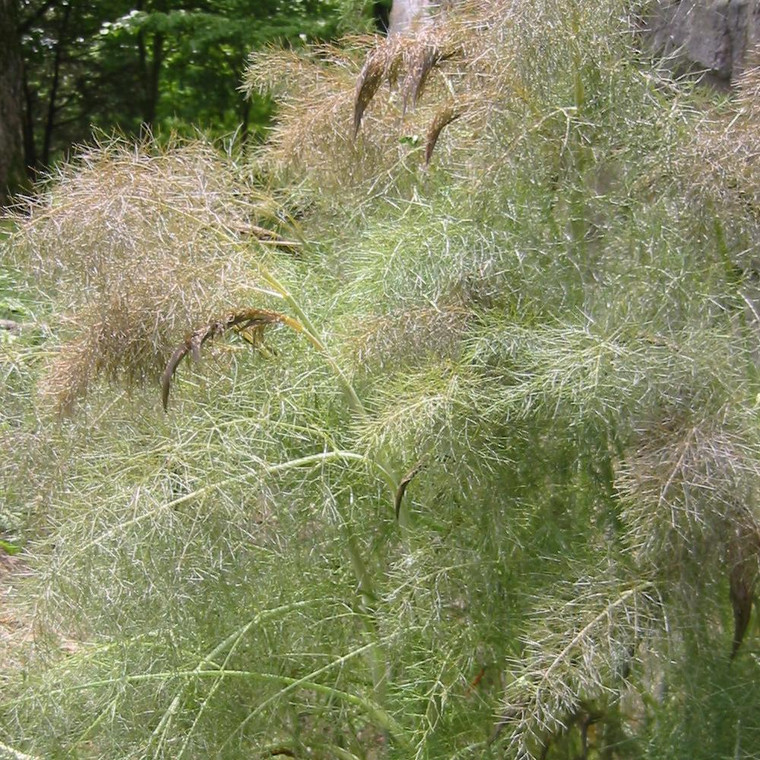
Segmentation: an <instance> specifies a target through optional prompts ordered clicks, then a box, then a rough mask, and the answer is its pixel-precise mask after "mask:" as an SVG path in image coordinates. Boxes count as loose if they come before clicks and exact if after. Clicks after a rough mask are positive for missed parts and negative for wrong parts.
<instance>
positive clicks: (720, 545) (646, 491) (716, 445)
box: [618, 422, 760, 657]
mask: <svg viewBox="0 0 760 760" xmlns="http://www.w3.org/2000/svg"><path fill="white" fill-rule="evenodd" d="M618 489H619V492H620V494H621V496H622V497H623V500H624V504H625V512H624V518H625V520H626V521H627V523H628V525H629V530H630V536H631V537H632V542H633V543H634V548H635V549H636V551H637V554H638V556H639V558H640V559H641V560H642V561H643V562H644V563H651V564H652V565H653V566H654V567H657V568H659V569H663V568H664V569H667V571H668V574H667V577H668V578H670V579H671V580H674V581H675V582H676V583H678V582H682V581H684V580H685V581H686V583H687V585H688V583H691V582H693V581H694V578H695V575H694V573H693V572H691V573H690V572H689V571H688V568H689V567H690V566H691V567H693V568H694V569H695V570H696V574H697V576H699V577H700V582H703V581H706V580H708V578H707V577H706V576H705V574H704V568H706V567H710V566H712V567H725V568H726V572H727V575H728V582H729V593H730V598H731V603H732V607H733V610H734V636H733V643H732V648H731V656H732V657H734V656H735V655H736V653H737V651H738V649H739V646H740V645H741V642H742V640H743V638H744V634H745V633H746V630H747V627H748V625H749V619H750V614H751V610H752V597H753V594H754V590H755V586H756V580H757V574H758V569H759V564H758V563H759V562H760V513H759V512H758V508H757V497H758V494H759V493H760V468H759V467H758V465H757V456H756V452H755V451H754V449H753V448H752V447H750V446H749V445H748V444H747V442H746V441H745V440H743V438H742V437H740V436H738V435H733V434H731V433H728V432H726V431H725V430H723V429H721V428H720V427H719V426H717V425H716V426H712V425H709V424H704V423H703V424H694V425H689V424H686V423H683V422H682V423H680V424H679V423H677V422H672V423H671V424H667V425H659V426H657V427H656V428H653V429H651V430H647V431H646V432H645V433H644V434H643V435H642V437H641V442H640V444H639V446H638V447H637V448H636V450H635V451H634V452H633V453H632V454H631V455H630V456H629V457H628V458H627V459H626V461H625V462H624V463H623V465H622V467H621V474H620V476H619V478H618ZM687 592H688V590H687Z"/></svg>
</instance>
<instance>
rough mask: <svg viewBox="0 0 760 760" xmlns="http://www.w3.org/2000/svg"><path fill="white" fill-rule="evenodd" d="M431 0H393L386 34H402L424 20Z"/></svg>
mask: <svg viewBox="0 0 760 760" xmlns="http://www.w3.org/2000/svg"><path fill="white" fill-rule="evenodd" d="M432 5H433V3H432V0H393V7H392V8H391V16H390V23H389V24H388V34H403V33H404V32H408V31H410V30H413V29H414V28H415V27H416V26H418V25H421V24H423V23H424V22H425V19H426V17H427V11H428V9H429V8H430V7H431V6H432Z"/></svg>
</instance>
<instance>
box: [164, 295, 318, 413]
mask: <svg viewBox="0 0 760 760" xmlns="http://www.w3.org/2000/svg"><path fill="white" fill-rule="evenodd" d="M275 324H283V325H287V326H288V327H291V328H292V329H294V330H297V331H298V332H303V326H302V325H301V323H300V322H298V321H297V320H295V319H293V318H292V317H289V316H287V315H286V314H281V313H280V312H278V311H269V310H267V309H241V310H239V311H233V312H230V313H229V314H226V315H225V316H224V317H223V318H222V319H219V320H215V321H213V322H210V323H209V324H207V325H203V327H199V328H198V329H196V330H194V331H193V332H192V333H191V334H190V336H189V337H188V338H187V340H186V341H185V342H184V343H183V344H182V345H181V346H179V347H178V348H177V349H176V351H175V352H174V353H173V354H172V356H171V358H170V359H169V361H168V362H167V364H166V368H165V369H164V371H163V374H162V375H161V400H162V402H163V406H164V411H166V410H167V408H168V405H169V391H170V390H171V381H172V378H173V377H174V373H175V372H176V371H177V367H179V365H180V364H181V363H182V360H183V359H184V358H185V357H186V356H187V355H188V354H192V355H193V359H195V360H196V361H198V360H199V359H200V356H201V347H202V346H203V344H204V343H205V342H206V341H207V340H210V339H211V338H216V337H217V336H219V335H223V334H224V333H226V332H227V331H229V330H232V329H234V330H236V331H238V332H241V333H242V332H244V331H245V333H246V340H247V342H248V343H250V344H251V345H253V346H254V347H259V346H260V344H261V339H262V337H263V334H264V331H265V330H266V329H267V327H270V326H271V325H275Z"/></svg>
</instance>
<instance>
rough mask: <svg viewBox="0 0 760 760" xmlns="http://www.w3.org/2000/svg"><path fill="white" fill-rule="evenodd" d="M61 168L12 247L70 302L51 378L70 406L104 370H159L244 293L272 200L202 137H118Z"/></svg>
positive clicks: (50, 387)
mask: <svg viewBox="0 0 760 760" xmlns="http://www.w3.org/2000/svg"><path fill="white" fill-rule="evenodd" d="M58 180H59V181H58V182H56V183H55V184H53V185H51V188H50V190H49V191H48V192H46V193H43V194H42V195H40V196H39V197H38V199H36V200H33V201H30V202H29V206H28V209H27V214H26V215H25V216H23V217H19V219H18V224H19V233H18V235H17V236H16V240H15V243H16V245H15V255H16V256H17V257H19V258H20V259H23V260H24V261H25V263H26V264H27V266H28V268H30V269H32V270H33V271H34V273H35V277H36V278H38V279H39V280H41V281H42V282H44V283H47V284H48V285H49V286H52V287H51V288H50V289H51V290H54V292H55V293H56V297H57V300H58V301H59V304H58V309H59V311H60V312H62V313H63V314H64V316H63V317H62V318H61V320H60V323H59V325H58V328H59V334H60V337H61V339H62V344H63V345H62V348H61V350H60V353H59V355H58V357H57V358H56V359H55V360H54V361H53V362H52V364H51V365H50V367H49V371H48V376H47V380H46V382H45V384H44V388H43V390H44V392H45V393H46V394H47V395H48V396H49V398H50V400H51V401H52V403H53V405H54V407H55V408H56V409H58V410H59V411H66V410H68V409H70V408H71V406H72V404H74V402H75V401H76V400H77V399H80V398H82V397H83V396H84V395H86V393H87V391H88V390H89V388H90V387H91V385H92V383H93V381H94V380H95V379H96V378H98V377H100V376H104V377H106V378H109V379H111V380H121V381H125V382H126V383H128V384H135V383H137V384H140V383H144V382H146V381H155V380H157V379H158V378H159V377H160V375H161V372H162V370H163V368H164V366H165V365H166V361H167V358H168V357H169V356H170V354H171V352H172V350H173V348H174V347H175V346H176V345H177V343H178V342H179V341H180V340H181V339H182V336H183V335H185V334H186V332H187V330H188V329H189V328H190V327H192V325H194V324H198V322H208V321H211V319H212V318H213V315H214V314H219V313H220V312H223V311H224V310H225V309H226V308H227V305H228V304H229V302H230V301H233V302H234V301H238V302H239V301H241V300H247V299H248V298H249V297H250V294H251V290H252V288H253V287H254V286H255V268H254V267H252V264H254V257H255V256H258V255H261V254H260V253H259V252H258V251H260V249H258V248H252V247H251V239H252V237H253V238H257V237H259V235H260V234H263V232H262V231H264V230H265V229H266V228H265V226H264V225H263V224H262V223H264V224H265V223H266V222H267V221H268V220H269V219H271V218H272V217H273V211H274V204H273V203H272V202H271V201H270V200H269V199H267V198H266V197H265V196H263V195H262V194H261V193H259V192H257V191H255V190H254V189H253V188H250V187H246V186H245V184H244V183H243V181H242V179H241V177H240V176H239V175H238V173H237V171H236V169H235V167H234V166H233V165H232V163H231V162H229V161H228V160H226V159H225V158H224V157H222V156H220V155H219V154H218V153H217V152H216V151H215V150H214V149H213V148H212V147H211V146H209V145H205V144H199V143H188V144H181V145H180V144H177V145H173V146H169V147H168V148H167V149H157V148H155V147H154V146H151V145H150V144H144V145H141V146H139V147H130V146H127V145H125V144H122V143H119V142H114V143H110V144H107V145H103V146H99V147H96V148H92V149H90V150H87V151H85V152H83V153H82V154H81V156H80V157H79V158H78V159H77V160H76V161H75V162H74V163H73V164H72V165H69V166H66V167H64V168H63V169H62V170H61V176H60V177H59V178H58ZM272 234H273V235H276V233H274V232H273V233H272ZM252 270H253V271H252Z"/></svg>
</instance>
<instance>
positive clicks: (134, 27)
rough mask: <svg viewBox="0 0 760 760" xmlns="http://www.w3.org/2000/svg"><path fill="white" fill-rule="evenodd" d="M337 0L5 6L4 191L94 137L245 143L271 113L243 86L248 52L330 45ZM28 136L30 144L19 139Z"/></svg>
mask: <svg viewBox="0 0 760 760" xmlns="http://www.w3.org/2000/svg"><path fill="white" fill-rule="evenodd" d="M339 8H340V3H339V2H338V0H299V1H298V2H292V3H281V2H279V1H278V0H96V1H95V2H87V3H83V2H75V1H74V0H20V2H19V0H0V192H2V193H3V197H0V200H1V201H3V202H4V195H5V193H6V188H8V187H9V186H11V187H12V186H13V185H17V184H18V182H19V180H20V179H21V178H23V175H24V167H26V169H27V172H28V174H29V175H30V176H31V177H34V176H35V175H36V174H38V173H39V172H40V171H44V170H46V169H47V168H48V167H50V166H51V165H52V164H53V163H54V162H55V161H56V160H58V159H60V158H61V157H64V156H65V155H66V154H67V153H68V151H69V150H70V149H71V146H72V145H75V144H77V143H81V142H85V141H88V140H90V139H91V136H92V131H93V129H95V130H96V131H98V130H99V131H103V132H106V133H110V132H113V131H114V130H115V131H118V132H120V133H124V134H127V135H132V136H138V135H139V134H140V133H142V132H144V131H146V130H149V131H151V132H153V133H156V134H165V133H168V132H179V133H195V132H196V131H197V130H201V131H204V132H207V133H210V134H212V135H220V134H231V133H233V132H235V133H237V134H238V136H239V137H240V138H241V139H242V140H243V141H244V140H246V139H247V138H248V137H249V136H250V134H251V133H252V132H255V131H256V130H260V129H261V128H262V127H263V125H264V124H265V122H266V120H267V118H268V116H269V103H268V102H267V101H265V100H263V99H259V100H253V101H251V100H245V99H244V98H243V96H242V95H241V94H240V92H239V91H238V87H239V85H240V81H241V77H242V71H243V68H244V66H245V64H246V59H247V56H248V53H249V52H250V51H251V50H254V49H257V48H260V47H262V46H263V45H265V44H268V43H285V44H301V43H302V41H304V40H315V39H329V38H330V37H333V36H334V35H335V34H336V31H337V29H338V23H339V19H340V13H339ZM22 135H23V138H22Z"/></svg>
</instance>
